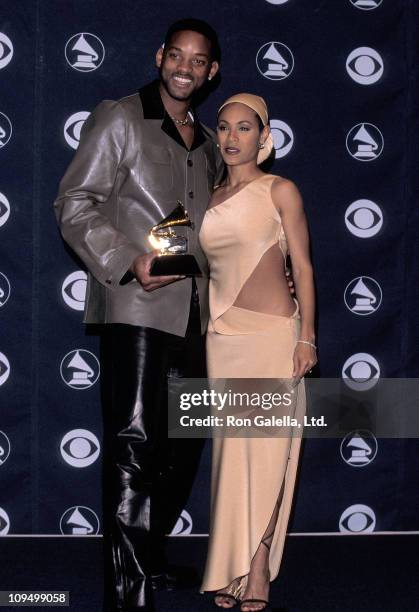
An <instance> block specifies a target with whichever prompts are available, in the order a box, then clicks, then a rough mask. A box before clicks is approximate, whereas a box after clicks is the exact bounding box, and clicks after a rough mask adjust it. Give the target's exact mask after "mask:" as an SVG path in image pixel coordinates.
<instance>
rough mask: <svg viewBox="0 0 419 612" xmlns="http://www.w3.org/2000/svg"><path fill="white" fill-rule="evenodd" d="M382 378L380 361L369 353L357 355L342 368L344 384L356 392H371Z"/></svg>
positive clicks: (350, 358)
mask: <svg viewBox="0 0 419 612" xmlns="http://www.w3.org/2000/svg"><path fill="white" fill-rule="evenodd" d="M379 378H380V366H379V365H378V361H377V360H376V359H375V358H374V357H373V356H372V355H370V354H369V353H356V354H355V355H352V356H351V357H349V359H347V360H346V361H345V363H344V365H343V368H342V379H343V382H344V383H345V384H346V385H347V386H348V387H349V388H350V389H353V390H354V391H369V389H372V388H373V387H374V386H375V385H376V384H377V382H378V379H379Z"/></svg>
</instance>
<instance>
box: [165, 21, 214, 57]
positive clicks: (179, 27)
mask: <svg viewBox="0 0 419 612" xmlns="http://www.w3.org/2000/svg"><path fill="white" fill-rule="evenodd" d="M185 30H190V31H192V32H198V34H202V36H205V38H206V39H207V40H209V42H210V43H211V61H212V62H218V63H220V61H221V48H220V43H219V42H218V36H217V34H216V32H215V30H214V28H212V27H211V26H210V25H209V23H207V22H206V21H202V20H201V19H180V20H179V21H175V23H172V25H171V26H170V28H169V29H168V30H167V32H166V36H165V38H164V46H165V48H166V47H168V46H169V44H170V41H171V39H172V36H173V35H174V34H176V33H177V32H184V31H185Z"/></svg>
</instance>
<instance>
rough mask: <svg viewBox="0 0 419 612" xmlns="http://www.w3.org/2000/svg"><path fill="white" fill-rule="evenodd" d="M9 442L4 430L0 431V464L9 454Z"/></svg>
mask: <svg viewBox="0 0 419 612" xmlns="http://www.w3.org/2000/svg"><path fill="white" fill-rule="evenodd" d="M10 449H11V444H10V440H9V438H8V436H7V435H6V434H5V433H4V431H0V465H3V463H5V462H6V461H7V459H8V458H9V455H10Z"/></svg>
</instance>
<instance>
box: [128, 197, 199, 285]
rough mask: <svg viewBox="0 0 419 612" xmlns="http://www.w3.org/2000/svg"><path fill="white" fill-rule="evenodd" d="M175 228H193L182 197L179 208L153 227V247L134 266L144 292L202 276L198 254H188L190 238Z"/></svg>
mask: <svg viewBox="0 0 419 612" xmlns="http://www.w3.org/2000/svg"><path fill="white" fill-rule="evenodd" d="M176 227H190V228H192V229H193V224H192V222H191V220H190V219H189V217H188V213H187V211H186V210H185V208H184V206H183V205H182V203H181V202H180V201H179V200H178V202H177V206H176V208H174V210H173V211H172V212H171V213H170V214H169V215H168V216H167V217H165V218H164V219H163V220H162V221H160V223H158V224H157V225H154V226H153V227H152V228H151V229H150V232H149V242H150V244H151V246H152V247H154V250H153V251H151V252H150V253H147V254H146V255H140V256H139V257H137V258H136V259H135V261H134V262H133V264H132V266H131V272H132V273H133V274H134V276H135V277H136V279H137V281H138V282H139V283H140V284H141V285H142V287H143V288H144V289H145V291H154V289H158V288H159V287H163V286H164V285H168V284H169V283H173V282H174V281H177V280H180V279H183V278H186V276H199V275H201V270H200V268H199V265H198V262H197V261H196V258H195V256H194V255H192V254H191V253H188V238H187V237H186V236H180V235H178V234H176V231H175V229H174V228H176Z"/></svg>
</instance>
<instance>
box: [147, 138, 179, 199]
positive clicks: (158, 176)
mask: <svg viewBox="0 0 419 612" xmlns="http://www.w3.org/2000/svg"><path fill="white" fill-rule="evenodd" d="M140 183H141V185H142V186H143V187H144V188H145V189H147V190H151V191H152V192H154V191H156V192H166V191H170V190H171V189H173V167H172V154H171V152H170V151H169V150H168V149H166V148H165V147H159V146H158V145H152V144H147V145H144V146H143V147H142V150H141V169H140Z"/></svg>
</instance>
